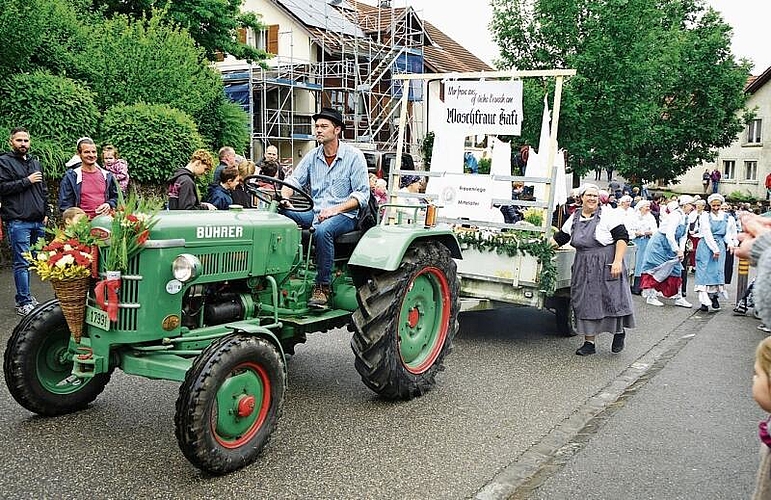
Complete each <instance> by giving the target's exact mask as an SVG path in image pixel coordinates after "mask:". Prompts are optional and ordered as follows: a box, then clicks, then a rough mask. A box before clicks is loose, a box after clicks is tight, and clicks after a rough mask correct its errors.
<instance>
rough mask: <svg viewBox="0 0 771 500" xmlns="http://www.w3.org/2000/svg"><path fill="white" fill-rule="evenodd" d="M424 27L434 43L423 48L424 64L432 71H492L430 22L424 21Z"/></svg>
mask: <svg viewBox="0 0 771 500" xmlns="http://www.w3.org/2000/svg"><path fill="white" fill-rule="evenodd" d="M424 25H425V27H426V31H427V32H428V35H429V36H430V37H431V38H432V39H433V40H434V41H435V43H434V44H433V45H428V46H426V47H423V57H424V59H425V63H426V65H427V66H429V67H430V68H431V69H432V70H433V71H435V72H437V73H444V72H451V71H460V72H462V71H491V70H492V69H493V68H491V67H490V66H489V65H488V64H487V63H485V62H484V61H482V60H481V59H479V58H478V57H477V56H475V55H474V54H472V53H471V52H469V51H468V50H466V49H465V48H464V47H463V46H461V45H460V44H459V43H458V42H456V41H455V40H453V39H452V38H450V37H449V36H447V35H446V34H445V33H444V32H443V31H442V30H440V29H439V28H437V27H436V26H434V25H433V24H431V23H430V22H428V21H424Z"/></svg>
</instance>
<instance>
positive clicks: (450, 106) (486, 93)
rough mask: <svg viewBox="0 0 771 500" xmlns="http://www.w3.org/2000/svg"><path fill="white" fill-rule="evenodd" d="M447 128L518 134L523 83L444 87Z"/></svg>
mask: <svg viewBox="0 0 771 500" xmlns="http://www.w3.org/2000/svg"><path fill="white" fill-rule="evenodd" d="M445 89H446V92H445V105H446V106H447V126H449V127H450V128H454V129H456V130H463V131H466V132H468V133H469V134H474V135H479V134H504V135H519V134H520V132H521V130H522V81H521V80H506V81H485V82H480V81H456V82H448V83H447V84H446V86H445Z"/></svg>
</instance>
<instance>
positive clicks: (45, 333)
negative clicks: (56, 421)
mask: <svg viewBox="0 0 771 500" xmlns="http://www.w3.org/2000/svg"><path fill="white" fill-rule="evenodd" d="M69 342H70V329H69V327H68V326H67V322H66V321H65V319H64V314H63V313H62V309H61V307H60V306H59V301H57V300H52V301H48V302H46V303H45V304H41V305H40V306H38V307H37V308H36V309H35V310H34V311H32V312H31V313H30V314H29V315H27V317H25V318H24V319H23V320H22V321H21V322H20V323H19V324H18V325H17V326H16V328H14V330H13V333H12V334H11V338H9V339H8V345H7V346H6V348H5V360H4V362H3V372H4V373H5V383H6V385H7V386H8V390H9V391H10V393H11V396H13V399H15V400H16V401H17V402H18V403H19V404H20V405H22V406H23V407H24V408H26V409H28V410H29V411H31V412H33V413H37V414H38V415H44V416H56V415H66V414H68V413H73V412H76V411H79V410H82V409H84V408H86V407H87V406H88V404H89V403H91V402H92V401H94V400H95V399H96V398H97V396H99V394H101V393H102V391H103V390H104V388H105V386H106V385H107V383H108V382H109V381H110V376H111V374H112V373H111V372H109V373H102V374H99V375H96V376H94V377H93V378H90V379H77V378H69V377H70V375H71V372H72V366H73V362H72V358H71V357H69V356H71V353H69V351H68V346H69ZM68 358H69V359H68ZM60 384H61V385H60Z"/></svg>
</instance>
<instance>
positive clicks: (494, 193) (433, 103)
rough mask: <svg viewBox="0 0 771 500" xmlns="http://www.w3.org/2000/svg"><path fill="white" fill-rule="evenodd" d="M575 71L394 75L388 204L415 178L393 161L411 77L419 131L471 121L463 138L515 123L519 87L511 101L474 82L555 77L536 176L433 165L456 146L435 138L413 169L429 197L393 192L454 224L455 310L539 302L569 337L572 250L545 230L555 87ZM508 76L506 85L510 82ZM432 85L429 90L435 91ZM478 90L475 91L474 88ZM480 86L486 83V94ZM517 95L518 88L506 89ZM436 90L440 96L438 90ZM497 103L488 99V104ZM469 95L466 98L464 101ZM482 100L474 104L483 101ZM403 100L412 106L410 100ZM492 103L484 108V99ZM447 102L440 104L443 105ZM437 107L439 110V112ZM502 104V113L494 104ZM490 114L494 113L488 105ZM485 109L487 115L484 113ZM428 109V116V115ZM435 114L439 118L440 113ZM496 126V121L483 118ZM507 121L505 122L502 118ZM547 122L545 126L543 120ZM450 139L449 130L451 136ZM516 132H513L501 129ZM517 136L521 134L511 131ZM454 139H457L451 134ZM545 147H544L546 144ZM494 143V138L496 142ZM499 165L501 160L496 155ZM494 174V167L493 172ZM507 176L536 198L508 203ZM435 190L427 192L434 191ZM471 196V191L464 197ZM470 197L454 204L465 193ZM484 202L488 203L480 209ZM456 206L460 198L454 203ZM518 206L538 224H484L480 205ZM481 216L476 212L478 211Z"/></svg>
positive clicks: (552, 180)
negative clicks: (457, 251)
mask: <svg viewBox="0 0 771 500" xmlns="http://www.w3.org/2000/svg"><path fill="white" fill-rule="evenodd" d="M575 73H576V72H575V70H547V71H496V72H479V73H432V74H401V75H394V77H393V78H394V79H396V80H402V81H403V85H402V86H401V87H402V89H403V91H402V96H401V106H400V115H399V134H400V135H399V138H398V142H397V149H396V150H397V154H396V158H397V164H396V168H395V169H394V170H392V171H391V175H390V179H389V193H390V195H391V198H390V200H391V201H392V202H396V200H397V198H396V196H397V193H396V188H397V187H398V185H399V178H400V177H401V176H402V175H413V174H415V171H408V170H402V169H401V165H400V162H399V158H400V157H401V152H402V151H403V148H404V144H405V131H406V129H407V128H408V127H407V126H406V125H407V123H408V116H407V115H408V110H409V109H411V110H412V111H413V112H414V110H415V108H416V106H414V103H410V92H411V90H412V89H414V88H416V86H415V85H414V84H410V82H415V81H421V82H423V85H422V92H423V98H424V100H425V101H426V102H424V103H423V106H422V107H423V114H424V118H425V120H426V123H425V124H424V127H423V128H424V130H427V131H438V130H440V129H441V128H442V127H443V126H444V125H445V124H446V123H432V120H433V121H434V122H436V121H437V120H439V121H440V122H442V121H444V122H451V121H453V120H456V121H458V122H461V123H464V124H468V123H470V122H473V124H472V126H471V127H470V128H468V129H464V128H463V126H461V127H459V128H460V129H461V131H460V132H459V134H460V135H457V137H464V136H463V135H462V134H463V133H466V132H464V131H463V130H467V132H468V133H469V135H474V134H489V131H490V130H493V131H496V130H506V131H510V130H511V127H509V125H511V122H512V121H513V120H515V121H516V120H519V123H520V125H521V120H522V116H521V108H522V105H521V97H522V96H521V89H522V85H521V83H520V84H519V92H520V94H519V96H518V98H519V104H518V106H517V103H516V102H514V101H516V95H515V99H514V100H513V101H511V102H510V100H509V97H508V96H509V94H507V92H506V91H505V90H502V91H498V90H497V89H499V88H502V87H500V86H489V85H488V84H487V83H484V84H480V85H477V84H476V83H474V82H502V85H504V86H506V85H508V84H510V83H512V82H521V81H522V79H524V78H540V79H554V93H553V96H552V103H553V115H552V118H551V127H550V129H549V133H548V134H545V133H544V131H542V139H541V143H542V144H541V145H540V146H539V149H546V154H545V155H544V151H540V150H539V151H538V153H539V155H538V156H539V157H540V158H541V160H540V161H542V162H543V161H544V160H543V159H544V158H545V165H546V166H548V169H547V170H546V171H545V172H544V173H543V174H542V175H537V176H533V175H530V176H527V175H524V176H523V175H516V176H514V175H510V174H511V171H510V166H509V165H508V164H507V165H506V168H505V170H506V171H505V172H503V173H502V172H501V171H500V169H495V166H496V165H495V160H494V161H493V165H492V167H493V172H492V173H490V174H476V175H473V174H472V175H470V174H468V173H463V172H462V170H460V171H458V169H457V165H453V168H447V167H448V165H445V164H441V165H440V164H438V162H445V163H453V162H454V161H455V160H453V158H457V159H458V161H461V160H460V158H461V156H459V155H458V154H457V145H453V144H452V141H447V140H441V141H438V139H439V137H440V136H439V135H437V139H435V141H438V142H440V143H441V144H440V145H438V144H437V142H435V144H434V155H433V158H432V161H431V168H430V170H429V171H425V172H420V174H421V175H424V176H425V177H427V179H428V182H427V187H426V193H427V194H420V195H410V194H404V193H399V194H398V196H399V197H404V196H408V197H409V196H413V197H416V198H418V197H421V198H427V199H428V201H429V202H430V203H432V204H435V205H436V206H437V207H438V211H437V213H438V217H437V221H438V222H441V223H447V224H451V225H452V226H453V227H454V228H455V229H456V235H457V236H458V240H459V242H460V243H461V250H462V252H463V259H459V260H457V265H458V275H459V277H460V280H461V296H462V310H463V311H469V310H485V309H493V308H495V307H496V305H499V304H515V305H521V306H528V307H536V308H545V309H548V310H551V311H552V312H554V313H555V316H556V322H557V328H558V331H559V332H560V333H562V334H565V335H572V334H574V330H573V326H572V323H573V322H572V309H571V307H570V276H571V267H572V264H573V259H574V257H575V251H574V250H573V249H572V248H570V247H565V248H560V249H553V248H551V246H550V245H549V242H550V241H551V235H552V231H553V230H552V224H551V223H552V214H553V213H554V210H555V208H556V205H557V201H556V199H555V187H559V186H558V185H557V183H558V182H560V183H563V187H564V183H565V180H564V164H563V166H562V168H563V174H562V175H559V174H560V172H559V168H560V167H559V166H558V162H557V161H555V159H556V158H557V132H558V129H559V112H560V105H561V98H562V87H563V82H564V79H565V78H566V77H570V76H573V75H575ZM457 82H471V83H472V85H466V84H459V83H457ZM507 82H508V83H507ZM432 86H433V87H432ZM479 89H482V91H480V90H479ZM486 89H492V90H491V91H488V90H486ZM472 94H473V96H474V97H473V98H470V99H469V102H468V103H461V104H460V105H459V107H458V108H449V107H448V106H445V105H444V103H445V101H447V102H449V101H450V100H451V98H454V99H455V101H457V100H458V99H461V100H462V97H458V96H459V95H460V96H463V95H466V96H471V95H472ZM513 94H516V90H515V91H514V92H513ZM441 95H443V96H444V99H442V98H440V97H439V96H441ZM491 100H492V101H495V102H493V103H490V101H491ZM471 101H473V102H471ZM480 101H481V102H480ZM410 104H413V105H412V106H411V105H410ZM488 104H491V106H487V108H485V106H486V105H488ZM443 106H444V107H443ZM437 107H439V108H440V111H441V112H443V113H444V115H442V114H441V113H440V114H437V113H436V108H437ZM499 108H500V109H499ZM492 110H494V111H495V113H494V114H495V116H492V114H493V111H492ZM486 111H488V112H487V113H486ZM432 112H433V113H432ZM437 117H438V118H437ZM490 122H497V123H492V124H491V123H490ZM502 122H504V123H502ZM409 123H410V125H411V128H419V127H415V126H414V123H415V118H414V117H413V118H411V119H410V121H409ZM547 124H548V123H547ZM450 135H452V134H450ZM507 135H514V134H507ZM516 135H519V134H518V133H517V134H516ZM457 137H456V139H457ZM544 143H545V144H544ZM496 144H498V143H496ZM437 146H439V147H440V148H441V151H442V152H446V151H447V150H448V149H452V148H456V149H453V151H454V152H453V153H452V156H451V157H450V159H449V160H446V161H445V160H443V159H441V158H440V156H441V155H438V154H437V153H436V151H437V149H436V148H437ZM499 161H500V160H499ZM495 170H498V171H497V172H496V171H495ZM512 182H521V183H524V184H525V185H528V186H535V190H536V192H538V196H537V197H536V199H534V200H527V201H525V200H512V199H511V193H510V191H509V192H506V191H503V193H504V195H501V194H500V193H501V192H502V191H501V186H506V187H508V189H509V190H510V188H511V183H512ZM432 187H433V188H432ZM468 193H470V194H468ZM467 194H468V196H470V198H469V199H467V200H466V199H464V200H461V198H462V197H463V196H465V195H467ZM485 200H486V202H487V204H488V206H487V207H484V206H480V205H484V203H485ZM460 203H464V204H463V205H462V206H459V204H460ZM514 205H516V206H519V207H524V208H528V209H534V210H535V211H536V213H537V212H538V211H540V212H541V213H542V222H541V224H540V225H533V224H529V223H526V222H517V223H514V224H510V223H506V222H501V221H496V220H491V218H489V217H484V214H485V210H484V209H485V208H487V209H489V208H491V207H500V206H514ZM392 210H393V209H389V212H387V213H386V217H390V218H392V219H393V218H395V217H396V216H395V215H394V214H395V212H393V211H392ZM480 214H481V215H482V217H479V215H480ZM630 249H631V250H632V251H630V252H628V255H627V258H626V261H627V263H628V264H631V265H629V266H628V267H629V269H633V267H634V266H633V263H634V251H633V247H630Z"/></svg>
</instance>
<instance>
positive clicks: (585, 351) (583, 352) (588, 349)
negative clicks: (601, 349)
mask: <svg viewBox="0 0 771 500" xmlns="http://www.w3.org/2000/svg"><path fill="white" fill-rule="evenodd" d="M596 352H597V350H596V349H595V348H594V342H584V345H582V346H581V347H579V348H578V349H576V354H578V355H579V356H588V355H590V354H594V353H596Z"/></svg>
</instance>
